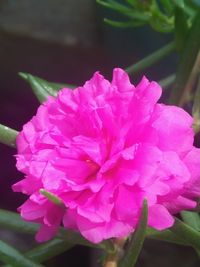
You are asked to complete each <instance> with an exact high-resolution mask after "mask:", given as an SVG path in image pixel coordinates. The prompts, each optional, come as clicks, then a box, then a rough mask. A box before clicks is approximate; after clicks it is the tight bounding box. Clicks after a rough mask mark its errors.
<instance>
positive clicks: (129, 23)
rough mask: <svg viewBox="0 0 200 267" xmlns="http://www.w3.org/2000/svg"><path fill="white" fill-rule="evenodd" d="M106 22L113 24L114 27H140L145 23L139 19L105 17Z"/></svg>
mask: <svg viewBox="0 0 200 267" xmlns="http://www.w3.org/2000/svg"><path fill="white" fill-rule="evenodd" d="M104 22H105V23H107V24H109V25H111V26H113V27H119V28H128V27H138V26H141V25H143V24H144V23H143V22H141V21H138V20H134V21H114V20H110V19H107V18H105V19H104Z"/></svg>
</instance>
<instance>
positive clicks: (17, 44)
mask: <svg viewBox="0 0 200 267" xmlns="http://www.w3.org/2000/svg"><path fill="white" fill-rule="evenodd" d="M105 16H109V17H115V16H118V15H115V14H113V12H110V11H109V10H105V9H104V8H103V7H101V6H99V5H98V4H96V3H95V0H57V1H53V0H42V1H41V0H40V1H39V0H0V123H2V124H5V125H7V126H10V127H12V128H14V129H17V130H20V129H21V128H22V125H23V124H24V123H26V122H27V121H28V120H30V118H31V117H32V116H33V115H34V114H35V112H36V109H37V107H38V106H39V102H38V101H37V100H36V98H35V97H34V95H33V93H32V92H31V89H30V87H29V86H28V84H26V82H25V81H23V80H22V79H21V78H20V77H19V76H18V72H20V71H22V72H29V73H31V74H33V75H37V76H39V77H42V78H44V79H46V80H49V81H52V82H62V83H69V84H75V85H81V84H83V83H84V82H85V81H86V80H87V79H89V78H90V77H91V76H92V75H93V73H94V72H95V71H97V70H99V71H100V72H101V73H102V74H104V75H105V76H106V77H107V78H108V79H110V78H111V76H112V69H113V68H114V67H122V68H125V67H127V66H129V65H131V64H133V63H135V62H137V61H138V60H139V59H141V58H143V57H145V56H146V55H148V54H149V53H151V52H153V51H154V50H156V49H158V48H159V47H161V46H163V45H165V44H167V43H168V42H169V41H170V40H171V39H172V36H171V35H170V34H165V35H164V34H159V33H156V32H154V31H153V30H152V29H150V28H149V27H148V26H145V27H142V28H134V29H133V28H132V29H119V28H113V27H111V26H108V25H106V24H104V22H103V18H104V17H105ZM176 64H177V58H176V56H175V55H172V56H170V57H168V58H167V59H166V60H164V61H162V63H159V64H157V65H156V66H154V67H151V68H149V69H147V71H146V72H145V73H144V74H145V75H146V76H147V77H148V78H149V79H151V80H152V79H153V80H160V79H162V78H164V77H165V76H166V75H168V74H171V73H172V72H173V71H174V70H175V69H176ZM140 78H141V75H137V76H134V77H132V78H131V79H132V82H133V83H137V82H138V81H139V79H140ZM15 153H16V151H15V150H14V149H11V148H8V147H6V146H3V145H0V170H1V174H0V208H4V209H9V210H13V211H15V210H16V208H17V207H18V206H19V205H20V204H21V203H22V202H23V200H24V196H22V195H21V194H16V193H15V194H13V193H12V191H11V185H12V184H13V183H15V182H16V181H17V180H18V179H19V178H20V177H21V174H20V173H18V172H17V171H16V169H15V157H14V155H15ZM0 238H2V239H5V240H8V241H9V242H10V243H12V244H15V245H16V244H17V245H18V247H19V246H21V249H23V250H27V249H28V248H30V246H33V245H34V241H33V238H32V237H29V236H21V235H20V236H19V235H15V236H13V234H11V233H10V232H6V231H5V230H2V229H0ZM98 253H99V252H97V251H94V250H92V251H91V250H89V249H87V248H85V247H76V248H73V249H71V250H70V251H69V252H67V253H65V254H63V255H61V256H59V257H57V258H55V259H54V260H51V261H49V262H48V263H47V266H60V267H62V266H69V267H79V266H81V267H84V266H88V267H89V266H91V267H95V266H98V262H97V258H98V256H99V255H98ZM177 264H178V265H180V266H182V267H184V266H187V267H195V266H199V264H200V261H199V260H198V259H197V257H196V255H195V253H194V252H193V251H192V249H189V248H183V247H178V246H175V245H172V244H170V245H168V244H166V243H160V242H155V241H154V242H153V241H147V242H146V243H145V246H144V249H143V252H142V254H141V256H140V260H139V262H138V266H142V267H151V266H154V267H155V266H156V267H160V266H162V267H169V266H170V267H173V266H177Z"/></svg>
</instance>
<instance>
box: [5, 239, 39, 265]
mask: <svg viewBox="0 0 200 267" xmlns="http://www.w3.org/2000/svg"><path fill="white" fill-rule="evenodd" d="M0 261H2V262H4V263H8V264H10V265H12V266H13V267H42V265H40V264H38V263H35V262H32V261H31V260H29V259H28V258H26V257H25V256H23V255H22V254H21V253H20V252H19V251H18V250H16V249H15V248H13V247H11V246H10V245H8V244H7V243H5V242H3V241H2V240H0Z"/></svg>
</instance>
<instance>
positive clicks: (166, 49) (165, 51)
mask: <svg viewBox="0 0 200 267" xmlns="http://www.w3.org/2000/svg"><path fill="white" fill-rule="evenodd" d="M174 49H175V43H174V42H171V43H169V44H167V45H165V46H163V47H162V48H160V49H158V50H157V51H155V52H153V53H152V54H150V55H148V56H147V57H145V58H143V59H141V60H140V61H138V62H136V63H135V64H133V65H131V66H129V67H127V68H126V69H125V70H126V71H127V72H128V73H130V74H135V73H138V72H140V71H143V70H145V69H146V68H148V67H150V66H151V65H153V64H155V63H157V62H159V61H160V60H162V59H163V58H165V57H166V56H168V55H169V54H170V53H172V52H173V51H174Z"/></svg>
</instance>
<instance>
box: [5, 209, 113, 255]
mask: <svg viewBox="0 0 200 267" xmlns="http://www.w3.org/2000/svg"><path fill="white" fill-rule="evenodd" d="M0 226H1V227H4V228H5V229H11V230H15V231H18V232H21V233H28V234H36V232H37V231H38V229H39V225H38V224H35V223H31V222H25V221H23V220H22V219H21V217H20V215H19V214H17V213H15V212H11V211H6V210H2V209H0ZM57 237H58V238H59V239H60V240H64V241H66V242H69V243H71V244H74V245H75V244H79V245H83V246H88V247H95V248H101V249H104V250H107V251H113V250H114V245H113V243H112V242H111V241H110V240H106V241H103V242H101V243H99V244H93V243H91V242H89V241H88V240H86V239H85V238H84V237H82V236H81V235H80V234H79V233H78V232H74V231H71V230H67V229H65V228H63V227H60V230H59V232H58V234H57Z"/></svg>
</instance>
